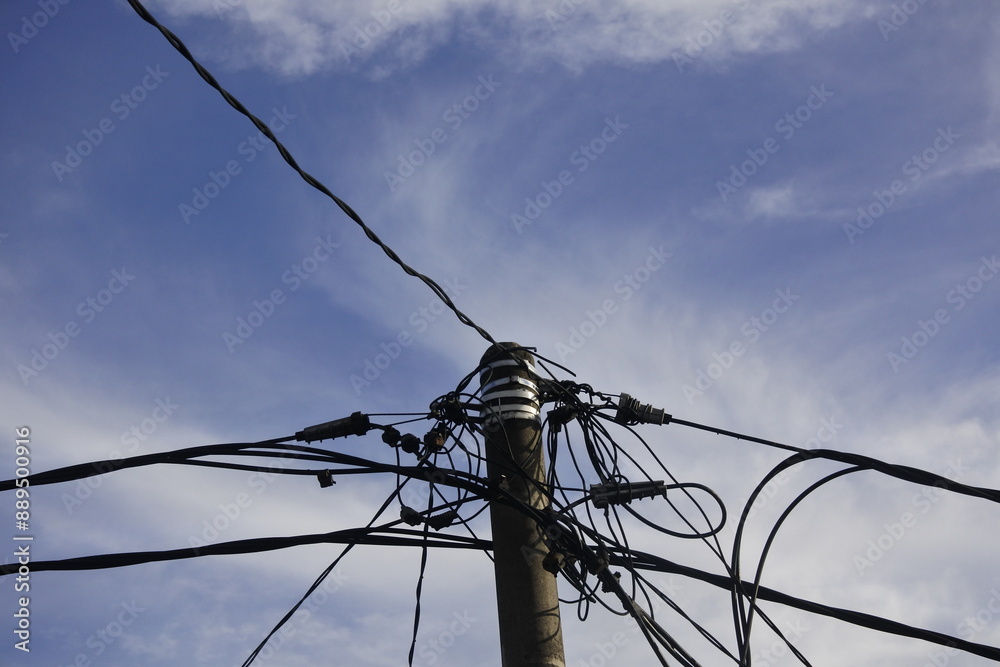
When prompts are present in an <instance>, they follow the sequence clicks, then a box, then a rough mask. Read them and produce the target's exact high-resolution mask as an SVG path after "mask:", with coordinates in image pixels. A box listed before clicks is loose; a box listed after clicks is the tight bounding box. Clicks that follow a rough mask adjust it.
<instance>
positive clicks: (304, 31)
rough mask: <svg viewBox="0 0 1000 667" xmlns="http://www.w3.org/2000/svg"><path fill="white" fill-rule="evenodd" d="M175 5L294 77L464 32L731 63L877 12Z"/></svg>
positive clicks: (598, 55)
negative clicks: (214, 23)
mask: <svg viewBox="0 0 1000 667" xmlns="http://www.w3.org/2000/svg"><path fill="white" fill-rule="evenodd" d="M164 4H165V5H166V8H167V10H168V12H170V13H171V14H173V15H176V16H202V17H211V16H216V17H218V18H219V19H221V20H223V21H226V22H228V23H229V24H230V25H231V26H232V28H233V30H234V32H235V34H236V35H239V36H240V37H241V38H240V39H237V40H234V41H232V42H231V43H230V44H229V45H228V46H225V47H221V46H208V45H204V46H203V48H210V49H213V50H214V51H215V56H216V57H219V58H223V59H225V60H227V61H229V62H230V64H231V65H233V66H237V67H245V66H261V67H264V68H266V69H273V70H275V71H278V72H281V73H282V74H285V75H292V76H297V75H306V74H311V73H313V72H316V71H318V70H322V69H326V68H330V67H333V68H343V67H349V68H353V67H357V66H361V67H363V68H367V67H369V66H370V70H369V74H371V75H373V76H375V77H382V76H385V75H386V74H388V73H389V72H391V71H393V70H396V69H405V68H408V67H412V66H414V65H416V64H417V63H419V62H420V61H421V60H423V59H424V58H425V57H426V56H427V54H428V53H429V52H430V51H432V50H433V49H435V48H437V47H439V46H442V45H443V44H445V43H447V42H448V41H449V40H451V39H453V38H454V37H455V36H456V35H461V36H469V37H474V39H475V41H476V42H477V43H478V44H481V45H482V46H484V47H485V46H489V47H490V48H499V49H500V50H501V51H505V52H506V54H507V57H509V58H511V59H512V60H514V61H519V62H521V63H522V64H531V63H536V62H540V61H545V60H551V61H555V62H558V63H561V64H563V65H565V66H567V67H570V68H573V69H578V68H581V67H584V66H587V65H590V64H592V63H595V62H601V61H612V62H622V63H629V62H631V63H659V62H663V61H674V62H677V60H676V59H675V58H678V59H681V60H683V59H687V60H688V62H689V64H694V63H696V62H702V61H703V62H711V63H720V62H724V61H726V60H728V59H729V58H730V57H732V56H733V55H735V54H747V53H771V52H776V51H787V50H791V49H795V48H797V47H798V46H799V45H801V44H802V43H803V42H805V41H807V40H808V39H809V38H810V36H811V35H813V34H814V33H816V32H822V31H827V30H832V29H835V28H837V27H839V26H841V25H843V24H844V23H846V22H849V21H851V20H854V19H858V18H861V17H863V16H866V15H867V14H869V13H870V11H869V10H868V9H867V6H868V5H869V4H870V3H868V2H866V1H865V0H850V1H849V2H834V1H831V0H805V1H802V2H791V1H790V0H757V1H753V0H712V1H710V2H691V1H684V0H674V1H672V2H656V1H653V0H617V1H615V2H603V3H598V2H588V1H586V0H563V1H562V2H547V3H541V4H540V3H533V2H528V1H527V0H480V1H479V2H476V3H468V2H465V3H459V2H455V1H454V0H437V1H436V2H427V3H416V2H396V1H393V2H389V1H388V0H375V1H369V2H357V3H349V4H348V3H338V4H336V5H326V4H321V5H316V4H314V3H309V2H305V1H303V0H283V1H281V2H269V1H268V0H211V1H209V0H202V1H195V0H167V1H166V2H165V3H164ZM251 35H252V38H250V39H245V38H244V36H251Z"/></svg>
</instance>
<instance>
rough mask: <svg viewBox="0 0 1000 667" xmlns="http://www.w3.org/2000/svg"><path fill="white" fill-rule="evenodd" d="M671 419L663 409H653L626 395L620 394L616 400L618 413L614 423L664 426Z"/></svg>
mask: <svg viewBox="0 0 1000 667" xmlns="http://www.w3.org/2000/svg"><path fill="white" fill-rule="evenodd" d="M671 419H672V417H671V415H668V414H667V413H666V412H665V411H664V410H663V408H654V407H653V406H651V405H650V404H649V403H640V402H639V400H638V399H636V398H632V397H631V396H629V395H628V394H622V395H621V397H620V398H619V399H618V412H617V413H616V414H615V421H616V422H618V423H619V424H628V425H630V426H631V425H635V424H666V423H668V422H669V421H670V420H671Z"/></svg>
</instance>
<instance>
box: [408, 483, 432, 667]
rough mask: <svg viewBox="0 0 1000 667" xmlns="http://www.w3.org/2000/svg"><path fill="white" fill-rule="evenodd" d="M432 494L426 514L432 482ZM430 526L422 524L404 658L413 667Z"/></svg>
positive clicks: (430, 505)
mask: <svg viewBox="0 0 1000 667" xmlns="http://www.w3.org/2000/svg"><path fill="white" fill-rule="evenodd" d="M431 487H432V493H431V494H429V495H428V498H427V513H428V514H430V513H431V508H432V506H433V504H434V503H433V498H434V494H433V482H432V483H431ZM430 528H431V526H430V524H429V523H425V524H424V546H423V547H422V548H421V549H420V573H419V574H418V575H417V590H416V603H415V604H414V607H413V636H412V638H411V639H410V651H409V653H408V654H407V656H406V664H407V665H409V667H413V653H414V651H416V649H417V633H418V632H419V630H420V596H421V594H422V593H423V590H424V572H425V571H426V570H427V537H428V532H429V531H430Z"/></svg>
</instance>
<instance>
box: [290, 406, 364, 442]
mask: <svg viewBox="0 0 1000 667" xmlns="http://www.w3.org/2000/svg"><path fill="white" fill-rule="evenodd" d="M373 428H375V427H374V426H372V423H371V420H369V419H368V415H363V414H361V413H360V412H355V413H354V414H352V415H351V416H350V417H344V418H343V419H334V420H333V421H332V422H326V423H325V424H317V425H316V426H310V427H308V428H306V429H303V430H301V431H299V432H298V433H296V434H295V439H296V440H299V441H301V442H315V441H317V440H332V439H333V438H343V437H346V436H349V435H364V434H365V433H367V432H368V431H370V430H372V429H373Z"/></svg>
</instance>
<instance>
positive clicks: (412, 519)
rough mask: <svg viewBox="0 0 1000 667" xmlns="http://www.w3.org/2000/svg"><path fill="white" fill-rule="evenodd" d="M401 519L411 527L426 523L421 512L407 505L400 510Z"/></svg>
mask: <svg viewBox="0 0 1000 667" xmlns="http://www.w3.org/2000/svg"><path fill="white" fill-rule="evenodd" d="M399 518H400V519H402V520H403V521H405V522H406V523H408V524H410V525H411V526H419V525H420V524H422V523H423V522H424V517H423V515H421V514H420V512H418V511H417V510H415V509H413V508H412V507H407V506H406V505H403V506H401V507H400V508H399Z"/></svg>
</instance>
